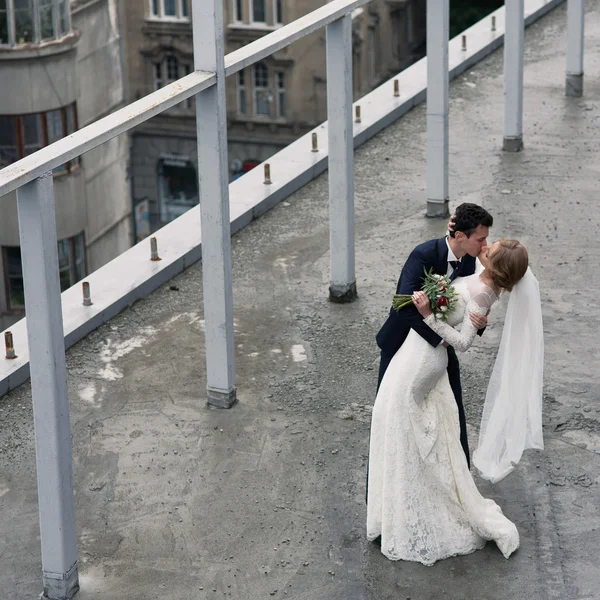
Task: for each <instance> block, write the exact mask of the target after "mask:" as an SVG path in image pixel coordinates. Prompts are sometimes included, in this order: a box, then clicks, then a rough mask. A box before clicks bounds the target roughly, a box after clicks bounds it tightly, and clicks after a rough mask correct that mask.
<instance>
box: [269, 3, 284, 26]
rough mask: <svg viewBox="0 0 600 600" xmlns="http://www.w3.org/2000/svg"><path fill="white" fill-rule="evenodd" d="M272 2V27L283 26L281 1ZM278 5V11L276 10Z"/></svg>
mask: <svg viewBox="0 0 600 600" xmlns="http://www.w3.org/2000/svg"><path fill="white" fill-rule="evenodd" d="M272 2H273V25H274V26H275V27H280V26H281V25H283V0H272ZM278 5H279V9H278Z"/></svg>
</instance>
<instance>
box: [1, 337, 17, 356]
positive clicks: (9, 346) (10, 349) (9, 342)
mask: <svg viewBox="0 0 600 600" xmlns="http://www.w3.org/2000/svg"><path fill="white" fill-rule="evenodd" d="M4 345H5V346H6V358H7V359H8V360H13V359H14V358H17V355H16V354H15V347H14V345H13V336H12V333H11V332H10V331H7V332H6V333H5V334H4Z"/></svg>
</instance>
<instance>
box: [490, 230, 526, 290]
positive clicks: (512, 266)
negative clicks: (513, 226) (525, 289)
mask: <svg viewBox="0 0 600 600" xmlns="http://www.w3.org/2000/svg"><path fill="white" fill-rule="evenodd" d="M498 243H499V246H498V248H497V249H496V250H495V251H494V252H493V253H492V254H491V255H490V266H489V271H490V273H491V276H492V280H493V281H494V283H495V284H496V285H497V286H498V287H499V288H500V289H503V290H507V291H509V292H510V291H511V290H512V288H513V286H514V285H515V284H516V283H517V282H519V281H520V280H521V279H522V277H523V275H525V273H526V271H527V267H528V266H529V254H528V253H527V248H525V246H523V244H521V242H519V240H503V239H502V238H500V239H499V240H498Z"/></svg>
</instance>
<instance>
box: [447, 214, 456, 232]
mask: <svg viewBox="0 0 600 600" xmlns="http://www.w3.org/2000/svg"><path fill="white" fill-rule="evenodd" d="M455 219H456V215H455V214H453V215H452V216H451V217H450V220H449V221H448V231H454V225H455V222H454V220H455Z"/></svg>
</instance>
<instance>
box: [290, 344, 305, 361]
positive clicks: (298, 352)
mask: <svg viewBox="0 0 600 600" xmlns="http://www.w3.org/2000/svg"><path fill="white" fill-rule="evenodd" d="M292 360H293V361H294V362H305V361H306V360H307V358H306V348H305V347H304V346H303V345H302V344H294V345H293V346H292Z"/></svg>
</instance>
